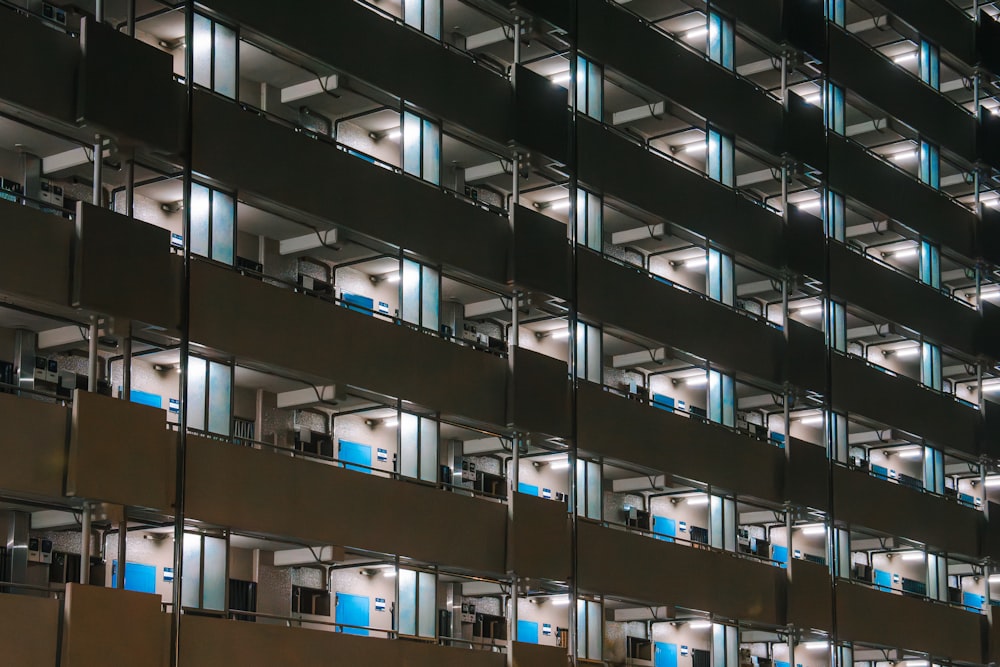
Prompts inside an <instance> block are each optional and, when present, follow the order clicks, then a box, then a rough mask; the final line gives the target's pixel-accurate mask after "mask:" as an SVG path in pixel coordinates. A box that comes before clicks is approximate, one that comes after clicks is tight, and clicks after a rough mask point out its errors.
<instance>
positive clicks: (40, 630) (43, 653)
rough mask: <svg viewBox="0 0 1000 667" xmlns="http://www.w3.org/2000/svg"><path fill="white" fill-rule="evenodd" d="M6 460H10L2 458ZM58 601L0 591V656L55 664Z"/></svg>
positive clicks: (17, 661)
mask: <svg viewBox="0 0 1000 667" xmlns="http://www.w3.org/2000/svg"><path fill="white" fill-rule="evenodd" d="M6 460H10V459H6ZM60 604H61V603H60V602H59V600H56V599H50V598H42V597H29V596H27V595H10V594H7V593H0V627H3V629H4V631H3V633H2V634H0V655H3V656H4V660H5V661H8V662H9V664H12V665H55V664H56V649H57V647H58V641H59V616H60V609H59V607H60Z"/></svg>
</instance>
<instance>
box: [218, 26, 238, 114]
mask: <svg viewBox="0 0 1000 667" xmlns="http://www.w3.org/2000/svg"><path fill="white" fill-rule="evenodd" d="M215 92H217V93H219V94H221V95H225V96H226V97H232V98H234V99H235V98H236V32H235V31H234V30H233V29H232V28H229V27H227V26H224V25H222V24H221V23H216V24H215Z"/></svg>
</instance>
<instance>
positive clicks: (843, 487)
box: [833, 466, 986, 557]
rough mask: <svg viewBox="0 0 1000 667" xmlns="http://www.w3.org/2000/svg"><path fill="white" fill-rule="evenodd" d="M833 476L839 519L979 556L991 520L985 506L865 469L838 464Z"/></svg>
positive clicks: (956, 552)
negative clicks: (982, 509)
mask: <svg viewBox="0 0 1000 667" xmlns="http://www.w3.org/2000/svg"><path fill="white" fill-rule="evenodd" d="M833 480H834V503H835V505H836V516H837V519H838V520H842V521H846V522H848V523H852V524H854V525H857V526H866V527H868V528H873V529H875V530H878V531H882V532H886V533H889V534H892V535H899V536H901V537H908V538H910V539H914V540H918V541H920V542H926V543H927V544H928V545H930V546H931V547H935V548H938V549H943V550H945V551H949V552H951V553H955V554H963V555H966V556H972V557H977V556H979V552H980V543H979V541H980V535H981V534H982V532H983V530H984V529H985V521H986V519H985V517H984V516H983V513H982V512H979V511H976V510H975V509H973V508H971V507H965V506H963V505H959V504H958V503H957V502H955V501H954V500H948V499H946V498H942V497H940V496H934V495H931V494H927V493H921V492H920V491H917V490H915V489H910V488H907V487H905V486H902V485H900V484H892V483H890V482H887V481H885V480H880V479H876V478H874V477H872V476H871V475H869V474H868V473H866V472H864V471H860V470H850V469H848V468H843V467H840V466H837V467H835V468H834V470H833Z"/></svg>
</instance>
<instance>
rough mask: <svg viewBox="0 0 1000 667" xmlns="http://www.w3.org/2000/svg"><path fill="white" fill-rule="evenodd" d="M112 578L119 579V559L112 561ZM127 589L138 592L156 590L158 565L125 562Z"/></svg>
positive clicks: (153, 591) (152, 591)
mask: <svg viewBox="0 0 1000 667" xmlns="http://www.w3.org/2000/svg"><path fill="white" fill-rule="evenodd" d="M111 579H112V581H117V580H118V561H116V560H115V561H111ZM125 590H127V591H136V592H138V593H155V592H156V566H155V565H143V564H142V563H130V562H127V561H126V563H125Z"/></svg>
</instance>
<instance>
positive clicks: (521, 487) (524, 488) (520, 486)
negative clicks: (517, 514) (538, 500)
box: [517, 482, 538, 497]
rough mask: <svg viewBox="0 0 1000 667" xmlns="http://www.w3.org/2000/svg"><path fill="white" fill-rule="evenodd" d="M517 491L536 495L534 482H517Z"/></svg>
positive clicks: (536, 489)
mask: <svg viewBox="0 0 1000 667" xmlns="http://www.w3.org/2000/svg"><path fill="white" fill-rule="evenodd" d="M517 492H518V493H523V494H525V495H528V496H535V497H537V496H538V487H537V486H535V485H534V484H525V483H524V482H518V483H517Z"/></svg>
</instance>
